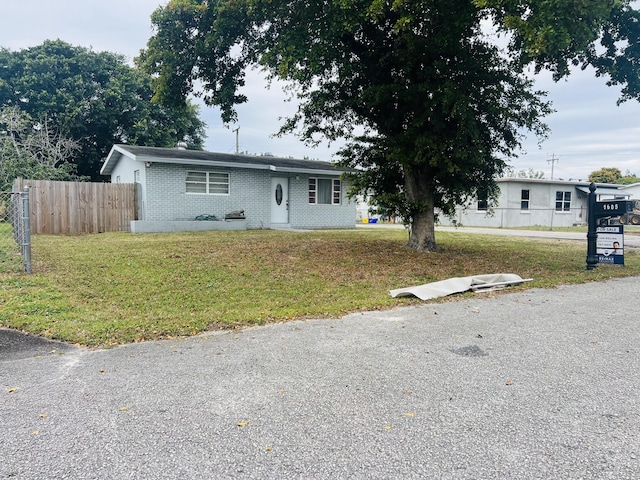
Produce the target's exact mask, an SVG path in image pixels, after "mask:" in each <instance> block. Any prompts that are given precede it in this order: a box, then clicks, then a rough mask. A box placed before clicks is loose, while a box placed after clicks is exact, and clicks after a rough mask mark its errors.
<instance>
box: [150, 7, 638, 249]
mask: <svg viewBox="0 0 640 480" xmlns="http://www.w3.org/2000/svg"><path fill="white" fill-rule="evenodd" d="M637 20H638V16H637V12H636V11H635V10H633V9H632V8H631V7H630V6H629V2H628V1H626V0H615V1H613V0H591V1H589V2H586V1H576V0H557V1H554V2H549V1H546V0H536V1H528V2H524V1H519V0H475V1H474V0H320V1H315V2H309V1H306V0H171V1H170V2H169V3H168V4H167V5H166V6H165V7H164V8H159V9H158V10H156V11H155V12H154V13H153V15H152V21H153V23H154V25H155V27H156V32H155V34H154V36H153V37H152V38H151V39H150V40H149V43H148V48H147V50H146V51H145V52H143V53H142V55H141V57H140V58H139V63H140V64H141V65H142V66H144V67H145V68H146V70H147V71H148V72H150V73H153V74H155V75H156V78H155V82H156V83H155V88H156V99H158V100H160V101H161V102H162V103H164V104H167V105H179V104H180V102H181V101H183V100H184V99H185V98H187V96H188V94H189V93H190V92H192V91H193V90H194V87H196V85H200V86H201V87H202V88H201V90H198V91H197V92H196V93H202V94H204V99H205V101H206V102H207V103H209V104H212V105H217V106H219V107H220V108H221V110H222V117H223V120H224V121H226V122H230V121H233V120H235V118H236V116H235V110H234V106H235V105H236V104H238V103H242V102H245V101H247V98H246V97H245V96H243V95H242V94H241V93H239V88H240V87H242V86H243V84H244V81H245V71H246V68H247V67H251V66H260V67H263V68H264V69H266V71H267V72H268V73H269V74H270V76H271V77H272V78H279V79H282V80H285V81H288V82H289V84H290V85H291V87H292V88H291V91H292V92H293V93H292V94H293V95H294V96H295V97H297V100H298V101H299V109H298V112H297V114H295V115H293V116H292V117H291V118H288V119H287V120H286V121H285V122H284V124H283V125H282V128H281V130H280V132H281V133H284V132H296V133H298V134H299V135H300V136H301V138H302V139H303V140H305V141H307V142H309V143H311V144H313V143H314V142H317V141H319V140H320V139H322V138H326V139H329V140H336V139H338V138H344V139H346V144H345V145H346V146H345V147H344V148H343V149H342V150H341V151H340V155H341V157H342V163H343V165H345V166H350V167H354V168H355V169H357V173H355V174H353V178H352V180H353V185H354V187H355V188H356V189H357V190H360V191H361V192H367V193H369V194H372V198H373V202H374V203H375V204H376V205H377V206H378V207H379V210H381V211H383V212H385V213H387V214H399V215H401V216H402V217H403V218H404V219H405V222H406V223H407V224H409V225H410V227H411V228H410V231H411V234H410V239H409V246H410V247H412V248H415V249H418V250H433V249H435V248H436V242H435V235H434V225H435V220H436V216H435V215H436V211H438V210H440V211H442V212H444V213H445V214H449V213H451V212H452V211H453V209H454V208H455V206H456V205H459V204H464V203H465V202H466V201H467V200H468V199H469V198H472V197H482V198H486V199H488V200H490V199H492V198H494V197H495V195H496V193H497V186H496V183H495V180H494V179H495V178H496V177H497V176H499V175H500V174H502V173H503V172H504V170H505V168H506V167H507V165H508V163H507V162H508V160H509V158H510V157H513V156H515V155H516V154H517V152H518V148H519V146H520V142H521V139H522V133H521V132H522V131H523V130H529V131H532V132H533V133H534V134H536V135H538V136H540V137H544V136H545V134H546V130H547V129H546V125H545V124H544V123H543V122H542V118H543V117H544V116H545V115H546V114H548V113H549V112H550V111H551V109H550V106H549V104H548V103H547V102H546V101H545V100H544V95H543V93H542V92H537V91H534V90H533V84H532V81H531V80H530V78H529V76H528V75H527V74H528V70H527V69H528V68H530V67H532V68H533V70H534V71H540V70H541V69H550V70H551V71H552V72H553V73H554V76H555V78H556V79H559V78H562V77H563V76H565V75H567V74H568V73H569V72H570V66H571V65H572V64H576V65H577V64H582V65H587V64H592V65H594V66H595V67H596V68H597V71H598V74H610V75H611V76H610V82H611V83H621V84H624V86H625V87H624V91H623V99H626V98H635V97H637V96H638V91H639V90H638V84H639V82H638V74H637V72H638V70H637V66H638V50H637V49H638V44H637V39H638V22H637ZM500 33H504V35H503V36H502V38H499V34H500ZM599 38H600V39H601V40H602V44H603V45H604V48H601V49H600V50H598V49H597V48H596V43H597V41H598V39H599ZM629 39H630V40H631V41H629ZM625 48H626V49H627V51H624V50H623V49H625ZM629 49H631V50H629ZM196 81H199V82H197V83H196Z"/></svg>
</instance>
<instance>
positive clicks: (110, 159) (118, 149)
mask: <svg viewBox="0 0 640 480" xmlns="http://www.w3.org/2000/svg"><path fill="white" fill-rule="evenodd" d="M116 152H117V153H119V154H120V155H123V156H125V157H129V158H131V159H133V160H135V159H136V156H135V155H134V154H132V153H131V152H128V151H127V150H125V149H123V148H121V147H119V146H118V145H114V146H113V147H111V150H110V151H109V155H107V159H106V160H105V162H104V164H103V165H102V167H101V168H100V175H111V172H112V171H113V167H114V166H115V165H113V163H114V162H116V160H114V159H113V157H114V156H116V155H115V154H116ZM118 159H119V157H118ZM107 170H108V171H109V173H106V172H107Z"/></svg>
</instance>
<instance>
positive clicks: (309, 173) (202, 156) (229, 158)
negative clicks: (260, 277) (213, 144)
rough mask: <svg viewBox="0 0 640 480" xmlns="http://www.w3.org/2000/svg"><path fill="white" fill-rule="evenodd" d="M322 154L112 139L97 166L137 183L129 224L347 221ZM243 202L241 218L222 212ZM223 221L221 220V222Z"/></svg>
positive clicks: (304, 225) (178, 226)
mask: <svg viewBox="0 0 640 480" xmlns="http://www.w3.org/2000/svg"><path fill="white" fill-rule="evenodd" d="M344 172H345V170H343V169H340V168H338V167H336V166H335V165H333V164H332V163H329V162H320V161H314V160H296V159H288V158H279V157H272V156H251V155H235V154H226V153H214V152H205V151H196V150H185V149H180V148H157V147H138V146H131V145H114V146H113V148H112V149H111V152H109V155H108V156H107V159H106V160H105V162H104V165H103V166H102V169H101V170H100V173H101V174H102V175H109V176H110V177H111V182H112V183H136V184H137V185H138V196H137V197H138V199H139V205H138V212H139V214H138V215H139V220H137V221H135V222H132V228H131V231H132V232H147V231H172V230H192V229H197V230H204V229H207V230H209V229H222V228H224V229H230V228H251V229H253V228H299V229H311V228H353V227H354V226H355V223H356V204H355V201H350V200H349V198H348V195H347V186H346V185H345V181H344V180H342V179H341V175H342V173H344ZM234 210H243V211H244V215H245V217H246V220H244V221H242V220H241V221H236V222H195V221H194V220H195V218H196V217H197V216H200V215H214V216H215V217H217V218H218V219H224V217H225V215H226V214H227V213H229V212H231V211H234ZM225 227H226V228H225Z"/></svg>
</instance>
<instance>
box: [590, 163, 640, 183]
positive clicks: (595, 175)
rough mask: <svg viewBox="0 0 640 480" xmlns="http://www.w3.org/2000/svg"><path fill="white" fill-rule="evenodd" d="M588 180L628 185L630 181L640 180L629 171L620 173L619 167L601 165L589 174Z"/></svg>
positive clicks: (636, 181)
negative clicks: (623, 173) (601, 166)
mask: <svg viewBox="0 0 640 480" xmlns="http://www.w3.org/2000/svg"><path fill="white" fill-rule="evenodd" d="M589 181H590V182H596V183H617V184H621V185H630V184H632V183H638V182H640V178H638V177H637V176H636V175H635V174H633V173H631V172H629V171H628V170H627V173H626V174H625V175H622V172H621V171H620V169H619V168H616V167H603V168H601V169H600V170H595V171H593V172H591V173H590V174H589Z"/></svg>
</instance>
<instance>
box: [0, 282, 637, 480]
mask: <svg viewBox="0 0 640 480" xmlns="http://www.w3.org/2000/svg"><path fill="white" fill-rule="evenodd" d="M639 286H640V279H638V278H627V279H618V280H613V281H609V282H604V283H590V284H586V285H579V286H570V287H558V288H555V289H551V290H542V289H532V290H527V291H523V292H518V293H507V294H500V295H494V294H488V296H479V297H470V298H467V299H463V300H459V301H455V302H447V303H442V304H423V305H420V306H416V307H408V308H407V307H405V308H398V309H395V310H392V311H386V312H367V313H359V314H353V315H349V316H346V317H344V318H342V319H339V320H311V321H306V322H291V323H283V324H276V325H268V326H265V327H256V328H250V329H246V330H242V331H238V332H217V333H212V334H208V335H202V336H198V337H194V338H189V339H181V340H169V341H162V342H148V343H141V344H132V345H126V346H123V347H119V348H114V349H110V350H88V349H84V348H78V347H74V346H62V345H58V344H55V343H49V342H44V343H43V342H35V343H34V344H33V345H31V347H28V348H18V349H17V350H16V355H7V356H2V357H0V479H13V478H16V479H43V478H70V479H104V478H109V479H125V478H126V479H149V478H153V479H162V478H167V479H203V478H216V479H221V478H222V479H224V478H234V479H235V478H240V479H245V478H246V479H249V478H252V479H253V478H255V479H283V478H300V479H341V478H345V479H346V478H357V479H377V478H379V479H390V478H401V479H425V478H429V479H431V478H438V479H540V478H542V479H547V478H553V479H555V478H561V479H598V480H600V479H615V480H625V479H629V480H630V479H637V478H640V393H639V392H640V323H639V322H638V311H640V295H638V292H639V288H638V287H639ZM485 295H487V294H485ZM3 333H5V334H6V333H7V332H6V331H4V332H2V331H0V338H2V334H3ZM7 335H9V336H10V335H13V334H11V333H8V334H7ZM13 340H16V338H15V337H13V338H12V339H9V340H7V341H6V342H5V343H4V344H3V348H5V346H6V345H8V344H12V341H13Z"/></svg>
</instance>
